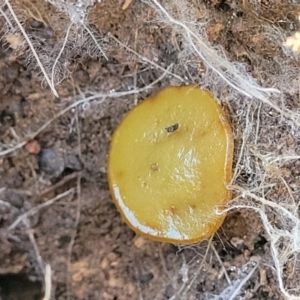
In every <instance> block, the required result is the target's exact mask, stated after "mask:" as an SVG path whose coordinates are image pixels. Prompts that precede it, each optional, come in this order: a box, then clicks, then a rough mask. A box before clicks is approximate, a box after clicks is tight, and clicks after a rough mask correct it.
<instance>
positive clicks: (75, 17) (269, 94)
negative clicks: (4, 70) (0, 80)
mask: <svg viewBox="0 0 300 300" xmlns="http://www.w3.org/2000/svg"><path fill="white" fill-rule="evenodd" d="M49 2H50V3H52V4H53V5H54V6H56V7H57V8H58V9H59V10H60V11H61V12H63V13H65V14H66V16H68V17H69V20H70V21H69V24H70V26H69V28H68V30H67V32H66V38H65V42H64V43H63V44H62V45H61V49H60V50H59V51H57V52H56V58H54V59H53V60H52V61H50V62H49V61H48V62H47V63H46V64H47V67H48V71H47V68H46V67H44V66H43V61H42V57H41V56H42V55H41V53H36V51H35V48H34V45H31V46H30V47H29V51H31V52H33V54H34V55H33V57H35V59H36V60H38V64H39V66H40V69H41V72H42V74H43V76H44V79H45V81H46V82H47V83H48V85H49V86H50V87H51V89H52V91H53V93H54V94H55V95H57V92H56V90H55V84H56V83H57V81H56V80H55V78H57V76H56V74H57V73H58V69H59V58H60V57H61V56H62V55H66V54H64V49H65V48H67V47H66V45H67V43H68V40H69V39H72V31H71V27H72V26H73V25H75V26H82V27H83V28H84V31H85V32H86V34H87V35H88V36H90V37H92V38H91V39H92V42H95V44H96V45H97V47H96V48H98V52H99V53H100V55H102V56H105V54H104V52H103V49H102V45H101V43H99V40H96V39H95V38H94V36H93V34H92V32H91V31H90V29H89V28H88V26H87V25H86V23H85V20H86V14H87V11H88V9H87V8H88V7H89V6H91V5H93V4H94V1H75V0H74V1H69V2H68V3H67V2H65V1H63V0H51V1H49ZM144 2H145V3H146V4H147V5H149V6H151V7H152V9H153V10H155V12H156V15H157V19H156V20H153V22H157V23H159V24H164V26H165V27H168V28H170V29H171V30H172V31H173V32H174V36H176V38H177V39H178V42H179V41H180V42H181V45H182V47H181V50H180V53H178V57H179V60H178V61H179V63H178V64H179V65H182V66H185V67H187V66H191V67H193V68H197V64H198V62H199V60H201V61H202V62H203V63H204V65H205V74H204V75H203V76H202V77H201V78H199V77H196V78H195V77H194V82H193V83H196V84H199V85H201V86H203V87H205V88H208V89H209V90H211V91H212V92H213V93H214V95H215V96H216V97H217V98H218V99H221V100H222V102H223V104H224V105H225V106H226V107H228V111H229V112H230V118H231V121H232V124H233V129H234V134H235V140H236V153H235V164H234V166H235V169H234V176H233V179H232V182H231V184H230V186H229V188H230V189H232V190H233V191H234V193H235V199H234V201H233V202H232V203H231V204H230V206H229V207H228V208H227V211H230V210H241V209H251V210H254V211H255V212H257V213H258V214H259V215H260V218H261V220H262V223H263V225H264V228H265V231H266V234H267V235H268V239H269V241H270V248H271V254H272V258H273V265H274V269H275V270H276V274H277V278H278V284H279V288H280V290H281V292H282V294H283V295H284V296H286V297H287V298H288V299H300V290H299V287H298V286H291V285H290V284H287V283H286V281H285V279H284V278H285V274H284V272H285V271H284V269H285V267H286V265H287V264H288V263H292V265H293V269H294V270H296V271H297V270H298V271H299V270H300V265H299V262H298V257H299V254H300V220H299V214H298V210H299V208H298V205H299V201H300V199H299V192H298V190H299V188H300V187H299V186H298V185H297V182H296V181H295V180H294V179H289V177H288V176H286V174H288V173H290V172H292V169H293V165H294V163H295V161H296V160H299V159H300V155H298V154H297V153H298V151H299V149H298V148H297V141H298V140H299V138H300V136H299V135H300V133H299V132H300V131H299V126H300V114H299V108H298V106H297V105H298V104H299V103H297V98H296V94H297V93H299V77H298V76H299V68H298V66H297V63H296V61H297V55H296V54H293V53H292V52H291V51H290V50H289V49H288V48H286V47H285V46H284V42H285V40H286V38H287V36H286V34H285V33H284V31H283V30H281V29H280V28H277V27H274V26H273V27H272V26H269V27H266V28H264V29H263V31H262V33H261V34H263V35H264V38H265V41H267V42H268V43H272V44H273V46H274V47H275V48H277V49H278V51H279V52H280V53H281V55H280V56H278V57H276V60H272V61H264V58H260V63H259V64H258V66H257V68H258V69H257V72H258V73H260V74H262V75H264V76H262V77H264V78H265V80H264V82H263V83H262V82H260V83H259V82H258V81H257V80H255V79H254V78H253V77H252V75H251V74H249V73H248V72H247V71H246V67H245V65H243V64H240V63H235V62H232V61H229V59H228V58H227V57H226V55H225V54H224V50H223V49H222V48H221V47H216V46H214V47H213V46H212V45H211V44H210V43H209V42H208V40H207V36H206V25H207V19H203V22H202V23H201V20H199V16H198V19H196V16H195V14H194V10H193V6H192V4H191V3H189V2H188V1H184V0H175V1H168V4H167V5H166V4H162V1H159V0H144ZM1 7H2V9H1V11H0V12H1V15H2V16H3V17H4V19H5V20H6V25H7V31H8V32H9V31H20V30H21V34H23V35H24V36H26V34H25V33H24V32H23V31H22V25H21V23H18V20H17V17H16V15H14V14H13V8H12V7H11V6H10V2H9V1H8V0H5V1H3V2H1V1H0V8H1ZM25 39H26V41H27V42H28V43H29V44H30V39H27V38H25ZM31 57H32V55H31ZM33 59H34V58H33ZM260 66H264V68H262V67H261V69H259V68H260ZM265 66H267V67H265ZM274 69H275V70H280V72H274V71H273V70H274ZM271 70H272V71H271ZM60 73H61V72H60ZM64 76H66V75H64ZM114 95H115V96H118V95H121V94H118V93H115V94H112V95H110V96H111V97H113V96H114ZM96 98H103V97H100V95H99V94H98V95H97V94H96V95H95V97H94V98H93V97H90V98H89V99H84V100H83V101H81V102H80V103H83V102H84V101H88V100H92V99H96ZM60 115H61V114H60ZM286 141H289V142H288V143H287V142H286ZM287 144H288V145H287ZM220 213H224V212H220ZM231 298H232V297H231ZM231 298H230V299H231Z"/></svg>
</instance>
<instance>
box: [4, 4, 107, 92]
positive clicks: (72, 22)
mask: <svg viewBox="0 0 300 300" xmlns="http://www.w3.org/2000/svg"><path fill="white" fill-rule="evenodd" d="M45 2H46V1H45ZM45 2H43V1H42V2H40V4H39V6H40V7H43V6H45V5H46V3H45ZM48 2H49V3H51V4H52V5H53V10H55V13H54V14H52V16H51V28H52V30H53V31H54V32H55V33H56V35H57V37H58V39H57V40H56V41H55V42H53V39H52V34H53V33H52V32H51V30H50V31H49V32H48V36H46V37H45V36H39V33H38V32H35V31H34V29H32V28H31V29H30V31H28V29H25V27H24V20H25V19H26V17H25V14H26V13H27V14H29V15H33V16H35V18H36V19H38V20H39V22H41V23H44V25H45V26H46V27H48V20H47V19H46V18H45V19H43V16H42V14H41V13H40V12H39V11H38V8H36V7H35V9H36V10H37V12H32V11H31V8H30V6H28V5H27V4H26V3H25V7H26V9H25V10H24V8H23V6H24V3H23V1H20V3H19V2H16V1H15V0H0V25H2V26H1V27H0V34H1V39H2V41H4V42H6V44H7V46H8V47H10V48H11V49H13V50H14V52H15V55H16V56H17V57H18V56H22V57H24V59H25V61H26V65H27V66H28V68H29V69H30V70H33V71H34V72H35V73H36V74H37V75H38V76H39V77H41V79H42V80H43V82H45V83H46V84H47V85H48V86H49V87H50V88H51V90H52V93H53V94H54V96H56V97H58V93H57V91H56V86H57V85H59V84H60V83H61V82H62V81H63V80H64V79H66V78H68V77H69V75H70V72H72V69H70V62H69V61H70V60H71V59H72V57H74V56H75V55H80V56H81V57H82V58H84V57H87V56H88V57H92V58H99V57H104V58H105V59H107V57H106V54H105V43H104V40H103V39H102V37H101V36H100V34H99V33H98V32H95V30H93V29H92V28H90V27H89V25H88V23H87V22H86V17H87V14H88V9H89V8H90V6H91V5H93V4H94V2H95V1H93V0H91V1H73V2H72V1H67V2H65V1H60V0H56V1H54V0H53V1H52V0H49V1H48ZM22 5H23V6H22ZM36 15H37V16H36ZM63 22H64V23H65V24H66V26H65V27H64V28H65V29H66V30H65V29H63V28H60V27H57V26H60V24H62V23H63ZM2 23H3V24H2ZM49 28H50V26H49Z"/></svg>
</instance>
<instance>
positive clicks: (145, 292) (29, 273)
mask: <svg viewBox="0 0 300 300" xmlns="http://www.w3.org/2000/svg"><path fill="white" fill-rule="evenodd" d="M54 2H55V1H54ZM150 2H151V1H150ZM162 2H163V1H162ZM165 2H166V1H165ZM190 2H191V3H190V4H191V6H193V8H194V12H195V15H197V14H198V15H199V20H200V19H201V20H203V19H206V21H207V23H206V24H204V25H203V26H204V27H203V28H205V30H206V35H207V38H208V41H209V42H210V43H211V44H212V45H214V46H221V47H222V49H223V51H224V54H226V56H227V57H228V59H229V60H232V61H238V62H241V63H243V64H244V65H245V68H246V70H247V72H249V73H251V74H252V76H253V77H254V78H256V79H257V80H258V82H260V83H261V84H264V82H267V81H268V78H264V74H263V73H260V72H258V70H260V69H264V66H261V65H258V63H259V62H260V58H261V57H263V58H264V60H263V61H265V62H267V63H268V64H269V65H266V66H265V68H266V69H267V68H269V67H270V66H271V65H272V63H273V62H274V61H276V59H279V57H280V55H281V56H283V55H284V53H282V52H280V51H278V49H276V47H275V46H274V43H270V42H266V41H264V40H263V38H262V36H261V35H260V32H261V30H262V29H263V28H267V27H268V26H269V27H270V28H275V27H277V28H280V30H282V31H283V32H285V33H286V34H287V36H288V35H292V34H293V33H294V32H295V31H297V28H298V23H297V13H296V7H295V6H293V5H294V4H293V3H287V2H288V1H280V0H276V1H275V0H274V1H271V0H264V1H263V0H262V1H231V0H211V1H210V0H199V1H194V0H191V1H190ZM57 3H59V1H57ZM2 6H3V12H4V13H5V11H4V8H6V9H7V7H6V6H5V3H4V4H3V5H2ZM14 9H15V11H16V12H18V13H19V15H20V17H21V19H22V24H23V27H24V29H25V30H26V32H27V33H28V34H29V37H30V38H31V39H32V40H33V41H34V46H35V47H36V49H38V54H40V56H41V57H42V58H43V55H44V54H43V53H44V52H43V51H44V50H45V48H46V53H48V55H49V57H50V54H49V53H52V52H53V53H56V54H58V52H57V49H56V48H55V47H56V46H57V45H62V44H63V41H64V39H65V37H66V32H67V30H68V26H69V23H68V18H67V16H66V14H65V13H64V12H63V11H62V10H59V9H58V8H57V7H55V6H53V5H52V4H50V3H46V2H45V3H43V1H31V0H27V1H19V2H18V1H16V2H14ZM55 18H56V19H55ZM53 20H56V21H55V22H54V21H53ZM6 22H7V20H6V19H5V18H4V17H3V14H0V26H1V28H2V27H3V28H4V24H5V23H6ZM86 23H87V24H88V26H89V28H90V30H91V32H93V33H97V37H99V41H100V42H99V43H100V44H99V45H101V47H102V48H103V51H104V53H105V56H104V55H101V53H100V54H99V53H98V54H97V53H96V52H97V51H98V50H99V49H98V50H97V49H96V48H97V47H94V48H93V46H91V45H92V42H93V41H91V40H88V41H87V42H84V41H81V42H80V41H78V40H76V38H75V37H76V32H75V29H76V28H75V29H74V28H73V27H72V28H71V29H70V31H69V37H68V42H67V43H66V45H65V46H66V47H65V51H63V52H62V53H61V54H60V57H59V60H58V63H57V68H56V70H58V71H57V73H55V74H54V75H55V84H56V90H57V92H58V94H59V97H58V98H57V97H54V95H53V93H52V91H51V90H50V88H49V86H48V84H47V82H46V81H45V80H44V77H43V75H42V73H41V72H40V71H39V69H38V67H37V65H36V63H35V60H34V58H32V57H31V58H30V59H28V57H26V55H28V53H29V52H30V49H29V50H28V47H27V46H26V45H25V46H24V45H21V48H22V47H24V48H23V50H24V51H18V50H17V49H20V44H22V43H23V40H22V39H21V36H20V35H19V34H18V33H16V32H14V31H12V32H10V33H7V32H2V33H1V34H2V35H3V38H2V39H1V47H0V149H1V151H2V152H3V151H4V152H5V151H7V150H9V149H12V151H8V153H7V154H4V155H1V157H0V299H2V300H17V299H19V300H40V299H43V297H44V295H45V287H46V286H47V285H48V287H49V286H50V289H51V297H50V298H47V299H55V300H65V299H69V300H71V299H72V300H75V299H82V300H83V299H85V300H88V299H89V300H98V299H101V300H129V299H132V300H135V299H136V300H138V299H139V300H142V299H143V300H154V299H155V300H166V299H172V300H175V299H177V300H179V299H187V300H193V299H199V300H200V299H224V300H225V299H283V297H282V296H281V292H280V290H279V287H278V280H277V277H276V276H277V275H276V272H275V271H274V268H273V261H272V257H271V252H270V241H269V238H268V236H267V234H266V232H265V229H264V226H263V224H262V222H261V219H260V217H259V214H257V213H256V212H255V211H253V210H247V209H239V210H234V211H232V212H229V213H228V215H227V217H226V220H225V222H224V224H223V226H222V227H221V228H220V229H219V231H218V232H217V233H216V234H215V236H214V237H213V238H212V239H211V240H209V241H203V242H202V243H199V244H197V245H188V246H187V245H186V246H178V245H172V244H167V243H158V242H153V241H151V240H148V239H146V238H143V237H141V236H138V235H136V234H135V233H134V232H133V231H132V230H131V229H130V228H128V227H127V226H126V225H125V224H124V222H123V221H122V219H121V217H120V214H119V213H118V211H117V210H116V207H115V205H114V204H113V202H112V199H111V195H110V192H109V188H108V182H107V173H106V168H107V156H108V151H109V144H110V140H111V137H112V134H113V132H114V130H115V128H116V127H117V126H118V124H119V123H120V121H121V120H122V118H123V117H124V115H125V114H126V113H127V112H128V111H129V110H130V109H131V108H132V107H134V106H135V105H136V104H137V103H138V102H140V101H143V99H145V98H146V97H147V96H149V95H153V94H154V93H156V92H158V91H159V90H160V89H162V88H163V87H166V86H168V85H180V84H183V82H182V81H181V80H180V79H181V78H183V79H184V80H183V81H184V83H197V80H196V78H201V77H203V76H204V74H205V72H208V71H209V70H207V68H206V67H205V66H204V64H203V62H202V61H201V59H200V58H197V57H195V58H194V59H195V63H194V64H193V65H191V64H186V65H185V64H182V63H181V56H180V55H179V54H180V53H181V52H182V50H183V49H182V47H183V45H181V43H180V40H179V39H178V37H177V35H176V33H174V32H173V31H172V29H171V28H169V27H168V26H166V25H165V24H163V23H161V22H159V21H158V16H157V14H156V13H155V11H154V10H153V7H151V6H149V5H148V4H146V3H143V2H141V1H139V0H133V1H123V0H122V1H121V0H102V1H99V3H98V2H97V3H95V4H93V6H92V7H90V8H89V12H88V19H87V20H86ZM11 25H12V26H17V25H16V24H15V23H12V24H11ZM8 26H9V25H8ZM74 27H76V26H74ZM76 30H77V29H76ZM79 31H80V30H79ZM78 36H79V35H78ZM75 40H76V42H74V43H73V46H72V41H75ZM76 43H77V44H76ZM76 47H78V49H77V48H76ZM79 48H80V49H79ZM52 50H53V51H52ZM39 51H40V52H39ZM51 51H52V52H51ZM55 51H56V52H55ZM276 51H277V52H276ZM98 52H99V51H98ZM95 53H96V54H95ZM136 53H137V54H138V55H136ZM54 62H55V57H54V60H52V61H51V60H49V62H48V65H47V66H46V67H48V68H49V66H50V75H51V66H53V64H54ZM149 62H151V63H149ZM64 67H65V68H64ZM66 70H68V71H66ZM163 70H170V71H172V73H173V74H176V75H177V76H173V75H172V74H169V73H168V72H164V71H163ZM46 71H47V70H46ZM55 72H56V71H55ZM270 72H271V73H272V75H273V76H276V74H277V73H276V72H278V73H280V72H281V70H280V68H277V69H276V68H274V70H271V71H270ZM297 76H298V74H296V77H297ZM295 80H297V78H296V79H295ZM58 81H59V82H58ZM147 86H148V87H147ZM144 87H147V88H144ZM135 90H136V91H138V92H136V93H135V92H133V91H135ZM95 91H97V93H98V94H99V95H98V96H97V97H95V100H93V101H82V102H80V103H79V104H78V105H77V104H76V105H75V104H74V103H75V102H76V101H80V100H81V99H84V98H88V97H93V96H95V95H96V94H97V93H96V92H95ZM123 92H124V93H123ZM118 93H119V94H118ZM122 93H123V94H122ZM224 93H225V94H226V91H224ZM101 95H102V96H101ZM109 95H113V96H112V97H110V96H109ZM295 95H296V96H295V99H297V97H298V95H297V94H295ZM221 100H222V99H221ZM249 101H250V100H249ZM292 101H293V98H292V97H290V102H291V103H292ZM72 104H74V105H73V107H72V108H69V109H68V107H69V106H71V105H72ZM223 104H224V103H223ZM290 107H291V108H293V104H290ZM224 110H225V111H226V112H227V113H228V115H229V119H230V120H231V122H232V124H233V127H234V133H235V138H236V140H235V143H236V146H237V148H238V147H239V145H241V143H242V138H241V136H242V135H243V132H240V135H239V134H238V132H239V130H238V129H237V127H238V124H235V118H234V115H235V114H236V113H237V112H236V111H235V107H234V105H233V106H232V107H228V106H227V105H226V104H224ZM262 111H264V108H262ZM240 113H241V112H240ZM264 113H265V115H263V116H265V118H270V119H272V118H273V115H272V109H271V108H269V109H265V111H264ZM263 129H264V130H265V131H266V132H267V131H268V128H267V127H266V125H263ZM288 131H289V128H288V127H287V126H286V127H285V126H280V124H278V126H277V127H276V131H274V130H272V135H274V136H275V135H276V137H277V138H281V141H282V142H283V143H284V142H285V141H286V139H288V137H289V132H288ZM274 138H275V137H274ZM24 141H25V142H24ZM23 142H24V143H23ZM20 143H21V146H18V145H20ZM22 143H23V144H22ZM293 143H294V144H295V141H291V142H290V144H289V145H292V144H293ZM266 144H267V142H266ZM294 144H293V145H294ZM266 147H267V146H266ZM286 147H288V146H286ZM236 155H238V152H236ZM297 166H298V168H297ZM284 171H286V173H280V174H281V175H282V176H283V177H284V178H288V179H286V181H288V180H289V182H294V183H295V185H296V187H295V190H297V184H299V183H298V181H297V178H298V177H299V162H298V161H294V162H293V164H292V165H290V166H288V167H287V168H286V169H284ZM282 172H283V171H282ZM281 175H280V176H281ZM251 176H252V174H251V173H249V172H247V169H246V170H243V171H242V172H241V173H240V177H239V180H240V181H242V182H243V183H247V182H248V181H249V180H251ZM280 176H278V177H280ZM277 179H278V178H277ZM292 192H293V191H292ZM277 193H278V195H279V196H280V193H281V191H280V190H278V191H277ZM279 196H278V197H279ZM296 200H297V199H296ZM274 222H276V216H274ZM278 226H280V222H279V223H278ZM49 266H50V268H51V274H50V276H49ZM292 266H293V265H288V266H286V268H290V270H291V271H290V273H289V276H290V277H288V278H286V280H290V282H291V285H292V283H293V282H294V281H295V282H297V280H298V277H299V276H300V274H299V269H294V270H293V267H292ZM251 272H252V273H251ZM250 273H251V276H249V277H248V278H247V280H246V281H245V282H243V285H242V287H238V284H237V283H238V282H241V281H242V280H243V279H244V278H246V277H247V276H248V275H249V274H250ZM45 276H46V278H48V283H47V280H46V281H45ZM49 278H50V283H51V284H50V285H49ZM234 284H235V290H237V289H239V292H238V293H237V295H235V296H234V298H230V297H231V296H230V295H232V294H233V292H232V291H228V293H226V292H224V291H226V288H228V287H230V286H233V285H234ZM228 295H229V296H228ZM45 299H46V298H45Z"/></svg>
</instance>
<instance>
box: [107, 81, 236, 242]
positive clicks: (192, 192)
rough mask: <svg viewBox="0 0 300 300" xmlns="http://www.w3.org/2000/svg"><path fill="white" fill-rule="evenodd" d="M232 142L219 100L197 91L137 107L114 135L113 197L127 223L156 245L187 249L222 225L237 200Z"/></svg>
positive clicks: (172, 91) (165, 93) (171, 90)
mask: <svg viewBox="0 0 300 300" xmlns="http://www.w3.org/2000/svg"><path fill="white" fill-rule="evenodd" d="M232 156H233V137H232V132H231V128H230V126H229V123H228V122H227V120H226V117H225V115H224V113H223V111H222V110H221V108H220V106H219V104H218V103H217V101H216V100H215V99H214V98H213V97H212V95H211V94H210V93H209V92H208V91H205V90H201V89H200V88H199V87H196V86H184V87H168V88H166V89H164V90H162V91H161V92H159V93H158V94H157V95H155V96H153V97H150V98H148V99H146V100H144V101H143V102H141V103H140V104H139V105H137V106H136V107H135V108H133V109H132V110H131V111H130V112H129V113H128V114H127V116H126V117H125V118H124V119H123V121H122V122H121V124H120V125H119V127H118V128H117V129H116V131H115V132H114V135H113V138H112V141H111V146H110V152H109V161H108V180H109V185H110V190H111V194H112V198H113V200H114V202H115V204H116V206H117V208H118V210H119V211H120V213H121V215H122V217H123V219H124V220H125V222H126V223H127V224H128V225H129V226H130V227H131V228H132V229H133V230H134V231H135V232H137V233H139V234H141V235H143V236H146V237H148V238H151V239H153V240H157V241H163V242H170V243H175V244H189V243H196V242H199V241H202V240H203V239H205V238H208V237H210V236H211V235H212V234H214V233H215V232H216V230H217V229H218V228H219V227H220V226H221V224H222V222H223V220H224V215H221V214H220V213H218V210H219V209H222V208H223V207H224V205H225V204H226V203H227V202H228V201H229V200H230V199H231V192H230V191H228V190H227V188H226V185H227V183H228V182H229V181H230V179H231V169H232Z"/></svg>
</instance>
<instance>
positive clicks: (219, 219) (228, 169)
mask: <svg viewBox="0 0 300 300" xmlns="http://www.w3.org/2000/svg"><path fill="white" fill-rule="evenodd" d="M193 89H199V91H201V92H202V93H207V95H208V96H209V97H211V98H212V99H213V100H214V101H215V104H216V105H215V108H216V112H217V114H218V118H219V121H220V123H221V124H222V126H223V127H222V128H223V129H224V132H225V136H226V151H225V153H226V156H225V160H224V161H225V163H224V169H223V176H222V178H223V184H224V185H225V187H226V186H227V184H228V183H229V182H230V180H231V177H232V164H233V149H234V140H233V134H232V130H231V126H230V124H229V122H228V121H227V117H226V115H225V113H224V111H223V109H222V108H221V106H220V104H219V103H218V102H217V101H216V99H215V98H214V97H213V96H212V94H211V93H210V92H209V91H206V90H200V88H199V87H198V86H194V85H190V86H182V87H167V88H165V89H163V90H162V91H160V92H158V93H157V94H156V95H154V96H151V97H149V98H147V99H145V100H144V101H142V102H141V103H139V104H138V105H137V106H136V107H135V108H134V109H133V110H136V109H139V108H140V107H141V105H143V104H144V103H145V102H148V103H149V102H151V101H154V102H155V100H156V101H158V99H159V97H160V96H161V95H162V94H163V93H166V91H171V92H172V90H173V91H175V90H176V91H177V92H178V93H180V92H182V91H184V90H186V91H188V92H189V90H191V91H192V90H193ZM129 116H130V112H129V113H128V114H127V115H126V116H125V118H124V119H123V120H122V122H121V123H120V124H119V126H118V128H117V129H116V130H115V132H114V134H113V137H112V144H113V142H114V140H115V139H116V135H117V134H118V132H119V129H120V128H121V126H122V125H123V124H124V123H125V122H126V120H127V119H128V118H129ZM163 130H164V132H165V134H168V135H170V134H174V133H176V132H177V133H178V132H179V131H180V124H178V123H175V122H174V123H170V124H167V126H165V127H164V128H163ZM112 144H111V146H110V151H109V155H108V162H109V164H108V181H109V188H110V191H111V195H112V198H113V200H114V203H115V205H116V207H117V209H118V211H119V212H120V214H121V216H122V218H123V220H124V221H125V222H126V224H127V225H128V226H129V227H130V228H131V229H132V230H133V231H135V232H136V233H138V234H140V235H142V236H144V237H147V238H150V239H152V240H155V241H160V242H169V243H173V244H192V243H196V242H200V241H202V240H204V239H206V238H209V237H210V236H211V235H213V234H214V233H215V232H216V231H217V230H218V228H219V227H220V226H221V225H222V223H223V221H224V218H225V215H221V214H218V215H217V214H216V213H214V215H213V216H212V218H213V219H214V220H213V221H210V220H209V221H208V223H205V225H206V228H205V230H206V233H203V234H200V235H199V236H197V237H187V238H179V239H177V238H170V237H164V236H162V235H159V236H158V235H156V234H155V233H151V230H150V231H149V232H148V233H145V232H144V231H143V230H141V229H140V228H139V227H138V226H134V225H133V224H132V222H130V220H129V218H128V217H126V214H127V216H128V211H129V213H131V214H132V213H133V212H132V209H131V207H127V206H125V205H124V207H121V205H120V203H119V201H118V200H117V199H118V197H119V198H122V197H123V196H122V197H121V195H120V194H116V193H119V190H118V192H116V189H115V187H114V181H113V178H112V177H113V175H112V174H111V173H112V170H111V157H112V148H113V146H112ZM124 159H126V158H124ZM222 165H223V164H222ZM147 169H148V170H149V172H152V174H159V172H160V163H158V162H157V161H155V160H154V161H151V162H150V163H149V164H147ZM142 184H143V185H145V187H146V188H147V182H143V183H142ZM231 198H232V192H231V191H230V190H228V189H226V197H224V198H222V199H220V201H219V202H218V204H217V205H216V206H214V207H215V208H218V209H219V210H222V208H224V206H225V205H226V204H227V203H228V201H230V200H231ZM183 200H186V199H183ZM136 201H140V199H136ZM141 201H144V200H141ZM148 204H149V202H145V203H144V205H145V206H144V207H145V210H147V205H148ZM124 209H125V210H128V211H127V212H124ZM190 210H191V211H193V205H191V206H190ZM168 213H169V214H171V215H172V214H173V213H174V214H175V213H176V207H175V206H174V205H171V206H169V209H168ZM185 218H186V217H185ZM209 218H210V217H209ZM138 221H139V220H138ZM139 225H140V223H139ZM142 226H143V225H142ZM150 227H151V226H150ZM150 229H151V228H150Z"/></svg>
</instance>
